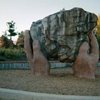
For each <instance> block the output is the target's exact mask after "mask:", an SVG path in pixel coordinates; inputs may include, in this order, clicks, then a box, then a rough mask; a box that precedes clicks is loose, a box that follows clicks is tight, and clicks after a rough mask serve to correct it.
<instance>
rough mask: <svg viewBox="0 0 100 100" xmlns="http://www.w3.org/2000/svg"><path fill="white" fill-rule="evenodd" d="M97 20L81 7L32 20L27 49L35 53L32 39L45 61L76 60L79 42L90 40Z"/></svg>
mask: <svg viewBox="0 0 100 100" xmlns="http://www.w3.org/2000/svg"><path fill="white" fill-rule="evenodd" d="M96 24H97V16H96V15H95V14H93V13H90V12H87V11H84V10H83V9H82V8H73V9H71V10H64V9H63V10H62V11H60V12H57V13H55V14H52V15H50V16H47V17H45V18H43V19H41V20H38V21H36V22H33V23H32V25H31V28H30V32H29V38H30V40H29V46H30V51H31V52H32V53H33V56H34V49H33V48H34V41H38V44H39V46H40V51H41V53H42V55H43V56H44V57H45V58H46V59H47V60H48V61H49V60H53V61H55V60H58V61H61V62H75V60H76V58H77V55H78V52H79V48H80V46H81V44H83V42H85V41H87V42H88V43H89V44H90V40H89V37H88V33H89V32H91V31H92V30H93V29H94V28H95V27H96ZM26 44H27V43H26ZM26 44H25V45H26ZM90 48H91V46H90ZM30 56H31V55H30ZM33 65H34V64H33ZM33 67H34V66H33ZM43 67H44V66H43Z"/></svg>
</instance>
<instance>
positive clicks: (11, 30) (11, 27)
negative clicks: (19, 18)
mask: <svg viewBox="0 0 100 100" xmlns="http://www.w3.org/2000/svg"><path fill="white" fill-rule="evenodd" d="M7 26H8V30H7V31H8V32H9V35H8V36H10V39H12V36H16V35H17V33H16V32H15V22H14V21H11V22H7Z"/></svg>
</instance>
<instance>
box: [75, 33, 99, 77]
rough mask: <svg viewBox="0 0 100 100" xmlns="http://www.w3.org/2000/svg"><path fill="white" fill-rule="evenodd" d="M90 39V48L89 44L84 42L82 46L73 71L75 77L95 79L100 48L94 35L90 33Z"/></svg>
mask: <svg viewBox="0 0 100 100" xmlns="http://www.w3.org/2000/svg"><path fill="white" fill-rule="evenodd" d="M89 39H90V46H89V43H88V42H83V43H82V45H81V46H80V48H79V53H78V56H77V57H76V60H75V63H74V65H73V70H74V75H75V76H78V77H80V78H88V79H95V70H96V64H97V62H98V59H99V50H98V49H99V46H98V43H97V40H96V37H95V35H94V34H93V33H89ZM90 47H91V48H90ZM89 49H91V50H89Z"/></svg>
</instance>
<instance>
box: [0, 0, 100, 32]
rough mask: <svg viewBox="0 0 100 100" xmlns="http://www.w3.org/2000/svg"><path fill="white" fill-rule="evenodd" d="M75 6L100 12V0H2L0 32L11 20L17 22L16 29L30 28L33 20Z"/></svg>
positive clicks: (0, 4) (0, 0)
mask: <svg viewBox="0 0 100 100" xmlns="http://www.w3.org/2000/svg"><path fill="white" fill-rule="evenodd" d="M73 7H81V8H83V9H85V10H87V11H89V12H93V13H95V14H97V15H98V14H100V0H0V34H2V32H3V31H5V30H6V29H7V27H6V22H9V21H11V20H13V21H15V22H16V29H17V30H18V31H22V30H25V29H29V28H30V26H31V23H32V22H33V21H36V20H39V19H42V18H44V17H46V16H48V15H50V14H53V13H55V12H58V11H60V10H62V9H63V8H65V9H66V10H69V9H72V8H73Z"/></svg>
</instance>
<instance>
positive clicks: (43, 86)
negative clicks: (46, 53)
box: [0, 68, 100, 96]
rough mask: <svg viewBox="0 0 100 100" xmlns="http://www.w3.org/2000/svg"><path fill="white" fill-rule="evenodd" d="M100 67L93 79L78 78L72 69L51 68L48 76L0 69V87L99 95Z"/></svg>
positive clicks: (41, 91)
mask: <svg viewBox="0 0 100 100" xmlns="http://www.w3.org/2000/svg"><path fill="white" fill-rule="evenodd" d="M99 73H100V69H99V70H97V75H96V79H95V80H87V79H79V78H76V77H74V76H73V75H72V69H71V68H67V69H51V75H50V76H48V77H43V76H34V75H32V74H31V72H30V70H1V71H0V87H1V88H10V89H17V90H25V91H34V92H40V93H53V94H63V95H93V96H95V95H96V96H98V95H99V96H100V76H99V75H100V74H99Z"/></svg>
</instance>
